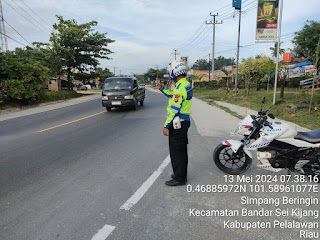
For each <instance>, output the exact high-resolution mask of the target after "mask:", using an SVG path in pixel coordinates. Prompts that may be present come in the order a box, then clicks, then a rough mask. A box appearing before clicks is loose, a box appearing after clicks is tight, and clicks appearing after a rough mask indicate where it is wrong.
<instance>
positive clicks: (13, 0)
mask: <svg viewBox="0 0 320 240" xmlns="http://www.w3.org/2000/svg"><path fill="white" fill-rule="evenodd" d="M11 1H12V2H13V3H14V4H15V5H17V6H18V7H19V8H20V9H21V10H22V11H24V12H25V13H26V14H27V15H28V16H29V17H31V18H32V19H33V20H34V21H35V22H36V23H38V24H39V25H40V26H41V27H42V28H43V29H45V30H46V28H44V27H43V26H42V24H41V23H39V22H38V21H37V19H35V18H34V17H33V16H31V15H30V14H29V13H28V12H27V11H26V10H24V9H23V8H22V7H21V6H20V5H19V4H18V3H16V1H15V0H11Z"/></svg>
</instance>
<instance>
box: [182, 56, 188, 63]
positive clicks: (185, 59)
mask: <svg viewBox="0 0 320 240" xmlns="http://www.w3.org/2000/svg"><path fill="white" fill-rule="evenodd" d="M181 61H183V62H185V63H186V64H187V65H188V57H181Z"/></svg>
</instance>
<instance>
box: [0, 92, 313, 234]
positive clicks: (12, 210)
mask: <svg viewBox="0 0 320 240" xmlns="http://www.w3.org/2000/svg"><path fill="white" fill-rule="evenodd" d="M166 104H167V99H166V98H165V97H164V96H163V95H161V94H158V93H154V92H151V91H147V97H146V100H145V105H144V106H143V107H139V109H138V110H137V111H133V110H117V111H112V112H106V111H105V110H104V108H102V107H101V100H100V99H96V100H91V101H87V102H84V103H79V104H76V105H72V106H67V107H63V108H58V109H54V110H51V111H47V112H42V113H36V114H32V115H28V116H22V117H18V118H12V119H9V120H5V121H1V122H0V239H3V240H11V239H12V240H13V239H14V240H20V239H23V240H24V239H26V240H29V239H30V240H34V239H37V240H38V239H39V240H40V239H42V240H45V239H75V240H82V239H83V240H87V239H89V240H90V239H94V240H101V239H105V238H106V236H108V238H107V239H139V240H140V239H141V240H143V239H146V240H147V239H218V240H220V239H279V235H281V236H282V237H281V239H299V235H298V232H299V231H298V230H288V229H251V230H243V229H226V228H224V226H223V223H222V222H223V220H224V219H225V218H223V217H195V216H190V214H189V211H190V209H193V208H196V209H221V210H223V209H227V208H228V209H240V208H241V207H243V206H242V205H241V204H240V203H239V196H240V195H241V193H212V192H211V193H210V192H209V193H198V192H191V193H189V192H188V189H187V186H180V187H175V188H169V187H167V186H165V185H164V181H165V180H168V179H169V176H170V174H171V166H170V163H169V162H168V158H167V156H168V142H167V141H168V140H167V138H166V137H164V136H163V135H162V127H163V123H164V120H165V115H166ZM199 114H200V113H199ZM202 114H203V116H202V117H199V115H197V118H198V117H199V119H197V120H196V121H192V125H191V128H190V130H189V143H190V144H189V159H190V163H189V175H188V183H189V184H190V185H189V187H190V186H191V187H193V188H195V187H196V186H197V185H207V184H208V185H212V184H219V183H220V184H223V183H224V174H223V173H222V172H220V171H219V170H218V169H217V168H216V167H215V166H214V164H213V162H212V152H213V149H214V147H215V146H216V145H217V144H218V143H219V142H220V141H221V140H222V139H226V138H229V137H228V132H227V129H232V128H234V127H235V125H234V124H235V123H236V122H237V121H238V120H237V119H235V118H233V117H231V116H230V115H229V114H227V113H225V112H223V111H221V110H215V111H214V112H211V113H209V112H203V113H202ZM209 115H210V116H211V117H212V119H217V121H216V122H215V123H213V122H212V124H211V123H210V122H207V123H206V119H207V118H206V116H209ZM218 119H220V120H219V121H218ZM210 121H211V120H210ZM205 124H208V126H209V125H210V126H211V130H212V131H211V132H210V131H207V133H208V134H206V129H207V128H206V126H207V125H205ZM211 133H215V134H214V135H213V134H211ZM257 171H258V170H257V169H256V168H255V167H254V166H253V167H252V168H251V169H249V171H248V172H247V174H248V175H251V174H256V172H257ZM261 172H262V170H261V171H260V173H261ZM263 173H265V171H263ZM278 175H280V174H278ZM253 195H260V196H265V194H260V193H256V194H253ZM269 195H272V194H269ZM126 204H127V205H126ZM253 207H254V208H257V209H259V207H258V206H256V207H255V206H253ZM266 207H267V208H270V209H274V208H275V207H274V206H266ZM311 208H318V206H311ZM291 218H292V217H291ZM240 219H243V217H242V218H240ZM259 219H261V217H259V216H258V217H253V218H251V220H252V221H256V220H259ZM288 219H290V218H288ZM308 219H310V220H312V217H308V218H306V219H303V220H304V221H307V220H308ZM247 220H248V219H247ZM300 220H301V219H300ZM316 221H318V222H319V219H316Z"/></svg>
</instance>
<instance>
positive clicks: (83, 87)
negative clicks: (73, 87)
mask: <svg viewBox="0 0 320 240" xmlns="http://www.w3.org/2000/svg"><path fill="white" fill-rule="evenodd" d="M80 89H81V90H91V85H90V84H86V85H82V86H81V87H80Z"/></svg>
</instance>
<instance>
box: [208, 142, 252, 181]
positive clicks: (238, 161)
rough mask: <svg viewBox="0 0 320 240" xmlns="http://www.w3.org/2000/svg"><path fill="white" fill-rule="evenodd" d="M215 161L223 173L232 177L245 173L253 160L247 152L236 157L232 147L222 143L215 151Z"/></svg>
mask: <svg viewBox="0 0 320 240" xmlns="http://www.w3.org/2000/svg"><path fill="white" fill-rule="evenodd" d="M213 161H214V163H215V164H216V165H217V167H218V168H219V169H220V170H221V171H223V172H225V173H228V174H232V175H238V174H240V173H243V172H244V171H246V170H247V169H248V168H249V167H250V166H251V163H252V159H251V158H250V157H249V156H248V155H247V154H246V153H245V152H243V151H241V152H239V153H237V155H235V153H234V152H233V150H232V149H231V147H229V146H226V145H224V144H222V143H220V144H219V145H218V146H217V147H216V149H215V150H214V152H213Z"/></svg>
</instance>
